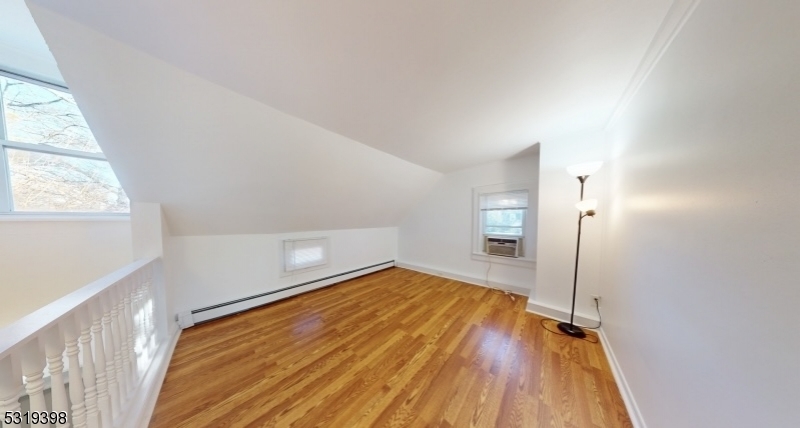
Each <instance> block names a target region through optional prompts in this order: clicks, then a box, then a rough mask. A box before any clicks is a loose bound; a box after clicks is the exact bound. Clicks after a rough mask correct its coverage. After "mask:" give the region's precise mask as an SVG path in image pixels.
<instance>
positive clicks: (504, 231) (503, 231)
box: [483, 226, 522, 236]
mask: <svg viewBox="0 0 800 428" xmlns="http://www.w3.org/2000/svg"><path fill="white" fill-rule="evenodd" d="M483 232H484V233H485V234H487V235H514V236H522V228H521V227H494V226H487V227H485V228H484V229H483Z"/></svg>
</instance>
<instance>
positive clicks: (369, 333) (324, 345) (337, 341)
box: [151, 268, 632, 428]
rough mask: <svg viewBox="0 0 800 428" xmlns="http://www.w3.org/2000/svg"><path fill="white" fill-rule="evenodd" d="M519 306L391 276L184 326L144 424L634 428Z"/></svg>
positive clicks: (604, 378) (600, 358)
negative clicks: (155, 400)
mask: <svg viewBox="0 0 800 428" xmlns="http://www.w3.org/2000/svg"><path fill="white" fill-rule="evenodd" d="M525 304H526V299H525V298H522V297H520V296H517V297H516V301H513V302H512V301H511V299H510V298H509V297H508V296H506V295H504V294H502V293H499V292H496V291H493V290H490V289H487V288H483V287H478V286H474V285H468V284H465V283H462V282H458V281H452V280H448V279H444V278H440V277H436V276H430V275H426V274H422V273H417V272H414V271H410V270H405V269H401V268H392V269H388V270H384V271H381V272H378V273H374V274H371V275H368V276H365V277H361V278H358V279H355V280H351V281H348V282H344V283H341V284H338V285H336V286H333V287H330V288H326V289H322V290H318V291H315V292H311V293H307V294H304V295H301V296H297V297H293V298H291V299H287V300H284V301H281V302H277V303H274V304H271V305H268V306H265V307H262V308H259V309H255V310H252V311H249V312H245V313H243V314H240V315H237V316H233V317H228V318H224V319H221V320H217V321H214V322H211V323H207V324H204V325H200V326H197V327H193V328H190V329H187V330H186V331H184V332H183V334H182V335H181V338H180V341H179V342H178V346H177V348H176V350H175V354H174V356H173V359H172V361H171V363H170V366H169V370H168V372H167V377H166V380H165V382H164V386H163V388H162V390H161V393H160V395H159V397H158V403H157V405H156V409H155V413H154V415H153V418H152V420H151V426H153V427H169V428H173V427H206V426H207V427H258V426H270V427H272V426H274V427H288V426H297V427H311V426H322V427H371V426H375V427H381V426H386V427H401V426H414V427H416V426H440V427H472V426H476V427H577V428H591V427H630V426H632V425H631V422H630V419H629V418H628V414H627V412H626V410H625V406H624V404H623V402H622V398H621V397H620V394H619V391H618V389H617V385H616V383H615V382H614V378H613V376H612V374H611V370H610V368H609V365H608V362H607V361H606V358H605V355H604V353H603V350H602V347H601V345H600V344H599V343H590V342H589V341H584V340H578V339H573V338H570V337H567V336H561V335H558V334H555V333H551V332H548V331H547V330H545V329H544V328H543V327H542V325H540V321H541V320H542V318H541V317H539V316H536V315H533V314H529V313H526V312H525ZM545 325H546V326H547V327H548V328H549V329H551V330H553V331H557V329H556V327H555V323H553V322H545ZM589 339H596V337H595V336H590V337H589Z"/></svg>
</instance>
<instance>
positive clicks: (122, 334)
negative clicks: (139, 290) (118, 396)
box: [116, 279, 133, 397]
mask: <svg viewBox="0 0 800 428" xmlns="http://www.w3.org/2000/svg"><path fill="white" fill-rule="evenodd" d="M126 283H127V279H125V280H122V281H121V282H120V284H119V285H118V286H117V287H116V291H117V294H118V297H117V298H118V299H119V304H118V305H117V306H119V309H117V311H118V314H117V316H118V317H119V342H120V356H121V357H122V367H121V369H122V376H123V379H124V380H125V382H124V384H125V388H124V390H125V396H126V397H127V396H128V395H129V394H130V392H131V389H132V386H133V382H131V350H130V345H129V344H128V337H129V334H128V315H127V314H128V313H129V312H130V311H127V312H126V310H125V294H126V293H125V290H126V289H127V286H126ZM117 376H119V373H117Z"/></svg>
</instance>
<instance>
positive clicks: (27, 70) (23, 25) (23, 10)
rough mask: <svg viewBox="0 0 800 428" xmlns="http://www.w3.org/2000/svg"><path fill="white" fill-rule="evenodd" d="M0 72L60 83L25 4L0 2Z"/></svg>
mask: <svg viewBox="0 0 800 428" xmlns="http://www.w3.org/2000/svg"><path fill="white" fill-rule="evenodd" d="M0 69H3V70H6V71H10V72H13V73H20V74H24V75H26V76H29V77H34V78H37V79H41V80H45V81H48V82H51V83H57V84H63V83H64V79H63V78H62V77H61V74H60V73H59V71H58V66H56V60H55V59H54V58H53V55H52V54H51V53H50V49H48V48H47V43H45V41H44V38H43V37H42V34H41V33H40V32H39V29H38V28H37V27H36V23H34V22H33V18H32V17H31V14H30V12H29V11H28V7H27V6H25V0H0Z"/></svg>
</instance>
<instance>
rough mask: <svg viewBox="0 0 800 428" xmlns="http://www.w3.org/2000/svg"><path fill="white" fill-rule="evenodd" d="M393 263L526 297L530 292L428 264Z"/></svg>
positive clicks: (405, 267) (527, 289)
mask: <svg viewBox="0 0 800 428" xmlns="http://www.w3.org/2000/svg"><path fill="white" fill-rule="evenodd" d="M395 265H396V266H397V267H401V268H404V269H410V270H413V271H417V272H422V273H427V274H429V275H435V276H441V277H442V278H447V279H453V280H456V281H461V282H466V283H467V284H472V285H479V286H481V287H487V288H499V289H501V290H508V291H510V292H512V293H514V294H517V295H520V296H526V297H527V296H529V295H530V293H531V290H530V289H529V288H525V287H518V286H516V285H510V284H503V283H502V282H496V281H491V282H490V283H489V284H490V285H491V287H489V286H487V285H486V280H484V279H480V278H475V277H471V276H466V275H461V274H457V273H454V272H448V271H445V270H441V269H437V268H433V267H429V266H420V265H415V264H411V263H405V262H397V263H396V264H395Z"/></svg>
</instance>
